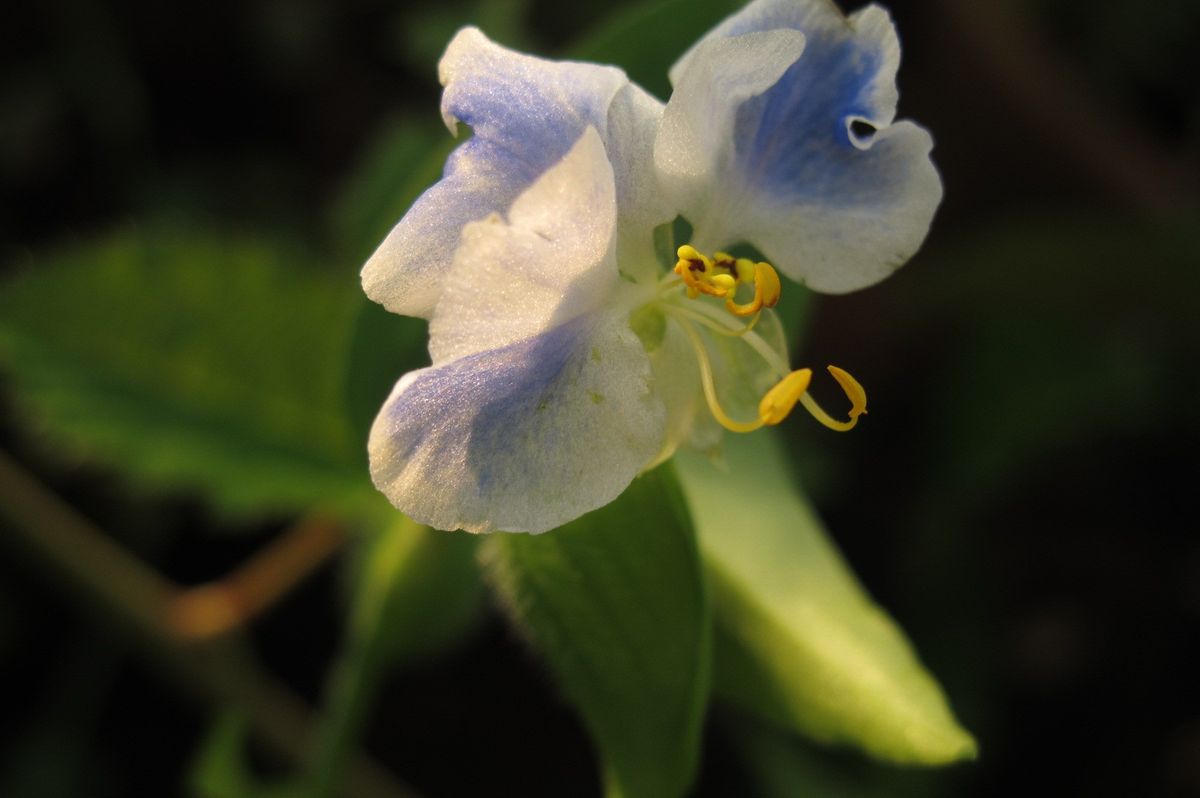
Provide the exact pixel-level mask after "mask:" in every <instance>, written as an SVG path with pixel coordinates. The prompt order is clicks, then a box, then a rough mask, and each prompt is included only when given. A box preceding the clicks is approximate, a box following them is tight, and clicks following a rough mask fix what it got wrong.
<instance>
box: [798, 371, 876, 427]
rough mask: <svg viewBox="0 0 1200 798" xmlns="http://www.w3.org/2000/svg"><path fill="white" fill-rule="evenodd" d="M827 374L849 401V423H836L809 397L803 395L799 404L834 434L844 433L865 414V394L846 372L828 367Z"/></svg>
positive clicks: (860, 386)
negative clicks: (840, 387) (835, 381)
mask: <svg viewBox="0 0 1200 798" xmlns="http://www.w3.org/2000/svg"><path fill="white" fill-rule="evenodd" d="M828 371H829V374H830V375H831V376H832V377H833V378H834V379H835V380H837V383H838V385H840V386H842V390H843V391H844V392H845V393H846V398H847V399H849V400H850V412H849V414H848V415H849V417H850V420H849V421H838V420H836V419H834V418H832V417H831V416H830V415H829V414H828V413H826V412H825V411H824V410H823V409H821V406H820V405H819V404H817V401H816V400H815V399H813V398H812V397H811V396H810V395H808V394H804V395H803V396H801V397H800V403H801V404H803V405H804V409H805V410H807V411H808V412H809V414H810V415H811V416H812V417H813V418H815V419H816V420H817V421H819V422H821V423H822V424H824V425H825V426H826V427H828V428H829V429H831V430H834V431H836V432H845V431H847V430H851V429H854V425H855V424H857V423H858V417H859V416H861V415H863V414H864V413H866V412H867V392H866V390H864V389H863V387H862V385H861V384H860V383H859V382H858V380H856V379H854V378H853V377H851V376H850V375H849V374H848V373H847V372H846V371H844V370H843V369H840V368H838V367H837V366H829V367H828Z"/></svg>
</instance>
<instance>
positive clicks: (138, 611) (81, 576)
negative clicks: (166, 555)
mask: <svg viewBox="0 0 1200 798" xmlns="http://www.w3.org/2000/svg"><path fill="white" fill-rule="evenodd" d="M0 514H2V515H3V516H4V517H6V518H7V519H8V520H9V521H10V522H11V523H9V524H5V525H3V526H0V530H8V531H11V532H12V533H14V534H13V535H12V536H10V537H11V538H12V540H13V542H14V543H17V544H24V545H23V546H22V548H24V549H25V550H26V551H28V552H30V553H31V554H33V555H35V556H37V557H39V558H40V559H41V560H42V561H43V562H45V563H47V564H49V566H50V567H51V568H52V570H53V571H54V572H55V573H56V574H57V575H58V576H60V577H63V578H65V580H66V582H67V583H69V584H70V585H71V586H72V587H73V588H74V589H75V591H74V592H75V593H76V594H77V597H78V598H79V599H80V600H81V603H82V604H83V607H84V608H85V609H86V610H87V611H89V612H98V613H99V614H100V615H102V616H103V617H104V618H105V619H114V618H115V619H116V620H117V621H118V622H120V625H121V626H122V628H123V630H124V631H125V632H126V633H127V634H128V636H129V637H130V638H131V639H132V640H133V641H134V642H136V643H137V644H138V650H139V652H140V653H142V654H143V655H145V656H147V657H149V658H151V659H153V660H154V661H155V662H157V663H159V664H161V665H163V666H164V667H165V669H166V671H167V673H168V674H169V675H171V676H172V677H174V678H175V679H176V680H178V681H179V682H181V683H182V684H183V685H185V686H186V687H187V688H188V689H189V690H190V691H191V692H193V693H195V694H198V695H199V696H200V697H201V698H203V699H204V700H205V701H206V702H209V703H215V704H218V705H229V706H233V707H235V708H237V709H238V710H239V711H241V712H242V713H244V714H245V716H246V717H247V718H248V719H249V722H250V724H251V727H252V728H253V730H254V731H255V733H256V734H257V735H258V736H259V737H260V738H261V739H262V740H263V741H264V742H265V743H267V744H268V745H270V746H271V747H272V748H273V749H275V750H276V751H277V752H278V753H280V754H282V755H283V756H286V757H288V758H290V759H292V760H293V761H296V762H302V761H304V760H305V759H307V757H308V756H309V753H310V746H311V741H312V736H313V735H312V729H313V728H314V723H313V717H312V716H313V713H312V711H311V710H310V709H309V707H308V706H307V705H306V704H305V703H304V701H302V700H301V699H300V698H298V697H297V696H295V695H294V694H293V693H291V692H290V691H288V690H287V689H286V688H284V687H282V686H281V685H279V684H278V683H277V682H275V681H274V680H273V679H272V678H271V677H270V676H269V675H268V674H266V673H264V672H263V671H262V669H261V668H259V667H258V666H257V665H256V664H255V662H254V661H253V658H252V657H251V656H250V654H249V651H248V649H247V647H246V645H245V643H244V641H242V640H240V639H239V638H238V637H236V636H233V635H230V634H228V633H227V632H228V631H230V630H232V629H233V628H235V627H236V625H237V624H236V623H232V624H231V621H230V620H229V619H230V618H231V617H233V616H234V615H236V616H237V617H239V618H241V619H243V620H244V619H246V618H249V617H251V616H252V615H253V614H254V613H255V612H258V611H261V610H262V609H263V608H265V607H266V606H268V605H270V603H271V602H273V601H274V600H276V599H278V598H279V596H280V595H282V592H283V591H284V590H286V588H287V587H288V586H290V585H292V584H295V583H296V582H297V581H298V580H299V579H300V578H302V577H303V575H304V574H307V573H309V572H311V570H312V569H313V568H314V567H315V566H316V565H317V564H318V563H319V562H320V561H322V560H323V559H325V558H326V557H328V556H329V554H330V553H332V551H333V550H336V548H337V543H338V542H339V541H340V539H341V536H340V534H338V533H337V531H336V529H335V528H334V526H333V525H332V524H331V523H330V522H328V521H322V520H318V519H314V520H312V521H310V522H302V523H301V524H300V525H299V526H298V527H296V528H295V529H294V530H293V532H292V533H291V534H289V535H288V536H287V538H286V539H285V540H283V541H281V542H280V543H279V544H277V545H273V546H269V547H268V548H267V549H266V550H265V551H264V552H262V553H261V554H259V555H258V556H256V557H255V558H254V559H253V560H252V561H251V562H250V563H248V564H247V565H246V566H244V567H243V568H240V569H238V570H237V571H235V572H234V573H233V574H232V575H231V576H230V577H229V578H228V579H226V580H222V581H221V582H219V583H217V585H226V586H227V587H226V589H228V590H229V591H231V595H233V596H234V597H235V598H234V599H232V604H231V606H233V607H235V608H237V609H236V611H235V612H232V613H230V612H225V611H223V612H225V615H224V616H223V617H224V620H223V621H222V622H221V623H219V624H218V623H215V622H213V621H210V620H207V616H205V615H204V613H200V615H199V617H201V618H205V619H206V620H205V621H204V622H203V623H196V622H195V621H194V618H195V617H196V616H194V615H190V613H194V610H188V609H186V607H187V606H188V604H189V602H196V601H197V600H196V599H194V598H192V599H189V598H188V596H194V595H196V594H195V593H192V592H191V591H180V590H179V589H178V588H177V587H176V586H175V585H173V584H172V583H170V582H169V581H167V580H166V579H164V578H163V577H162V576H160V575H159V574H157V573H155V572H154V571H152V570H151V569H149V568H147V567H146V566H145V565H144V564H143V563H141V562H140V561H138V560H137V559H136V558H134V557H132V556H131V555H130V554H129V553H128V552H126V551H125V550H124V549H122V548H121V547H120V546H118V545H117V544H115V543H114V542H113V541H112V540H111V539H110V538H109V537H108V536H106V535H105V534H104V533H103V532H102V531H101V530H100V529H98V528H97V527H96V526H95V525H93V524H92V523H91V522H90V521H88V520H87V519H86V518H84V517H83V516H81V515H80V514H79V513H77V512H76V511H75V510H74V508H72V507H70V506H68V505H67V504H65V503H64V502H62V501H61V500H59V499H58V497H56V496H55V495H54V494H52V493H51V492H50V491H48V490H47V489H46V488H45V487H43V486H42V485H41V484H40V483H39V482H38V481H37V480H35V479H34V478H33V477H32V476H31V475H30V474H28V473H27V472H26V471H25V470H24V469H23V468H22V467H21V466H20V465H19V464H18V463H16V462H15V461H13V460H12V459H10V458H9V457H8V456H7V455H6V454H5V453H3V452H0ZM254 578H265V579H267V581H268V584H269V587H267V588H261V589H260V588H249V589H248V588H247V580H251V579H254ZM213 587H214V586H213V585H209V586H205V588H201V590H207V589H211V588H213ZM180 601H183V606H184V607H185V609H184V610H183V614H184V616H185V617H189V618H190V619H191V620H189V621H188V623H193V624H194V625H193V626H190V627H189V626H186V625H185V626H183V627H180V626H178V625H177V624H178V623H179V617H178V614H179V612H180V610H179V609H178V608H179V606H180ZM202 601H204V602H207V601H208V599H203V600H202ZM221 601H222V602H225V601H227V599H224V598H223V599H221ZM181 629H183V630H186V631H185V633H183V634H181ZM213 629H216V630H218V633H220V634H221V635H222V636H220V637H213V636H212V635H211V634H197V631H198V630H199V631H207V630H213ZM345 790H346V794H347V795H350V796H354V797H355V798H417V796H416V794H415V793H414V792H413V791H412V790H410V789H409V788H407V787H406V786H404V785H402V784H400V783H399V782H398V781H397V780H396V779H395V778H394V777H392V776H391V775H390V774H388V773H387V772H386V771H385V770H383V769H382V768H380V767H379V766H378V765H377V764H375V763H374V762H373V761H372V760H370V759H368V758H367V757H365V756H363V755H359V756H357V757H355V758H354V759H353V761H352V762H351V763H350V765H349V768H348V772H347V779H346V783H345Z"/></svg>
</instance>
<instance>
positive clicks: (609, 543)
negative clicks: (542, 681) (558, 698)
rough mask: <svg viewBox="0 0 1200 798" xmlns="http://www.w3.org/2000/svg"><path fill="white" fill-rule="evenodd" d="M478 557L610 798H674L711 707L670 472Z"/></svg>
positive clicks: (683, 785) (695, 572) (703, 611)
mask: <svg viewBox="0 0 1200 798" xmlns="http://www.w3.org/2000/svg"><path fill="white" fill-rule="evenodd" d="M483 554H484V562H485V564H486V566H487V571H488V575H489V577H490V580H491V581H492V583H493V584H494V586H495V588H496V590H497V592H498V594H499V596H500V598H501V600H502V602H503V606H504V609H505V610H506V612H507V614H508V615H509V617H510V618H511V619H512V620H513V621H514V623H516V624H517V625H518V627H519V628H521V629H522V630H523V631H524V632H525V633H526V634H527V635H528V637H529V638H530V639H531V640H532V641H533V642H534V643H535V644H536V645H537V647H538V649H539V650H540V651H541V652H542V654H543V655H544V656H545V658H546V660H547V662H548V663H549V665H550V668H551V670H552V671H553V672H554V675H555V676H556V677H557V679H558V682H559V684H560V685H561V687H562V689H563V691H564V692H565V693H566V695H567V696H568V697H569V698H570V699H571V701H572V702H573V703H574V704H575V706H576V707H577V708H578V709H579V711H580V712H581V713H582V715H583V720H584V723H585V725H586V726H587V727H588V729H589V731H590V732H591V734H592V737H593V740H594V741H595V743H596V745H597V747H598V748H599V750H600V753H601V756H602V758H603V760H604V764H605V771H606V778H607V782H608V795H610V796H624V797H625V798H643V796H645V797H647V798H670V796H674V795H681V794H682V793H683V792H684V791H685V790H686V789H687V786H688V785H689V784H690V783H691V781H692V778H693V776H694V772H695V769H696V763H697V757H698V749H699V745H700V728H701V723H702V721H703V718H704V709H705V706H706V704H707V700H708V688H709V654H710V651H709V642H710V641H709V638H710V627H709V613H708V601H707V597H706V595H705V589H704V582H703V577H702V574H701V570H700V564H699V559H698V554H697V551H696V545H695V539H694V538H693V536H692V530H691V525H690V522H689V521H688V519H687V511H686V509H685V507H684V506H683V502H682V498H681V497H680V495H679V492H678V487H677V485H676V482H675V477H674V474H673V473H672V472H671V470H670V469H669V468H659V469H657V470H655V471H653V472H651V473H649V474H646V475H643V476H642V477H639V478H638V479H637V480H635V481H634V483H633V485H632V486H630V488H629V489H628V490H626V491H625V493H624V494H623V495H622V496H621V497H620V498H619V499H618V500H616V501H615V502H613V503H612V504H609V505H608V506H607V507H603V508H601V509H599V510H596V511H594V512H592V513H589V514H587V515H585V516H584V517H583V518H581V519H579V520H578V521H575V522H573V523H571V524H568V525H567V526H565V527H563V528H561V529H558V530H555V531H553V532H550V533H548V534H545V535H541V536H537V537H534V536H526V535H513V534H496V535H493V536H492V537H491V538H490V539H489V540H488V541H487V542H486V543H485V545H484V549H483Z"/></svg>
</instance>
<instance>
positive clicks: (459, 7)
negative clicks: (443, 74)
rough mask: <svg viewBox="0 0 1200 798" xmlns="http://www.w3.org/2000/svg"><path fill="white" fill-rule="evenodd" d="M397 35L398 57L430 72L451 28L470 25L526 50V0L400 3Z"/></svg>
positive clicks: (494, 37)
mask: <svg viewBox="0 0 1200 798" xmlns="http://www.w3.org/2000/svg"><path fill="white" fill-rule="evenodd" d="M402 8H403V14H402V16H401V17H400V19H399V23H400V24H399V35H398V36H397V40H398V46H399V51H400V57H401V58H402V59H403V60H404V61H406V62H407V63H409V64H411V65H413V66H415V67H420V68H422V69H426V70H428V71H429V73H430V74H431V75H432V74H434V72H435V70H436V69H437V63H438V61H439V60H440V59H441V57H442V53H443V52H445V50H446V45H447V44H449V43H450V39H451V38H453V36H454V34H455V32H457V31H458V29H459V28H461V27H463V26H465V25H474V26H476V27H478V28H479V29H480V30H482V31H483V32H484V33H486V34H487V35H488V38H490V39H492V40H493V41H496V42H499V43H500V44H503V45H505V46H506V47H512V48H514V49H516V50H525V51H527V50H530V49H531V44H532V42H531V41H530V39H529V36H528V35H527V33H526V31H527V30H528V28H529V26H528V25H527V24H525V21H526V19H527V18H528V16H529V0H469V1H468V2H463V3H437V4H432V3H427V4H422V5H416V6H414V5H405V6H402Z"/></svg>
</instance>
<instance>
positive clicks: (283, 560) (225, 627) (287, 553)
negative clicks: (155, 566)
mask: <svg viewBox="0 0 1200 798" xmlns="http://www.w3.org/2000/svg"><path fill="white" fill-rule="evenodd" d="M345 539H346V538H345V535H344V533H343V532H342V530H341V527H340V526H339V525H338V524H337V523H336V522H334V521H333V520H332V519H329V518H323V517H320V516H313V517H308V518H303V519H301V520H300V521H299V522H298V523H297V524H296V525H295V526H293V527H292V528H291V529H289V530H288V531H287V532H285V533H284V534H283V535H281V536H280V537H278V538H276V539H275V540H274V541H272V542H271V543H270V544H268V545H267V546H266V547H265V548H264V549H263V550H262V551H260V552H258V553H257V554H255V555H254V556H253V557H251V558H250V559H249V560H247V561H246V562H245V563H243V564H242V565H240V566H238V568H237V569H235V570H234V571H233V572H232V573H230V574H229V575H227V576H225V577H223V578H222V579H219V580H217V581H215V582H210V583H208V584H206V585H199V586H197V587H192V588H188V589H185V590H181V591H177V592H176V594H175V595H173V596H172V597H171V600H170V603H169V604H168V605H167V607H166V620H167V624H168V625H169V627H170V628H171V630H172V632H173V633H174V634H176V635H178V636H179V637H181V638H183V639H184V640H191V641H197V642H199V641H204V640H211V639H213V638H216V637H220V636H221V635H225V634H228V633H229V632H232V631H233V630H235V629H238V628H240V627H242V626H245V625H246V624H247V623H248V622H249V621H251V620H252V619H254V618H255V617H257V616H258V615H260V614H261V613H262V612H263V611H264V610H266V609H268V608H270V607H271V606H272V605H273V604H275V602H277V601H278V600H279V599H280V598H282V597H283V596H285V595H287V593H288V592H290V591H291V590H292V588H294V587H295V586H296V585H297V584H299V583H300V582H301V581H302V580H303V579H304V578H305V577H307V576H308V575H309V574H311V573H312V572H313V571H315V570H316V569H317V568H318V567H319V566H320V565H322V564H323V563H324V562H326V561H327V560H328V559H329V558H330V557H332V556H333V555H334V554H335V553H337V551H338V550H339V549H340V548H341V546H342V544H343V543H344V542H345Z"/></svg>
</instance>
